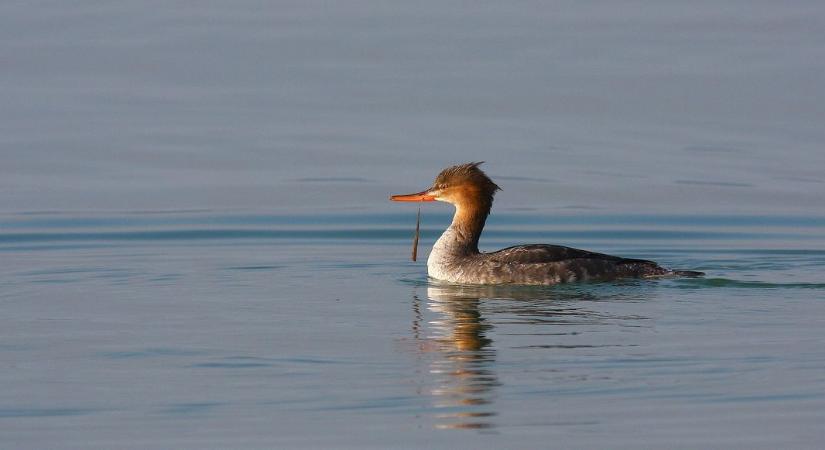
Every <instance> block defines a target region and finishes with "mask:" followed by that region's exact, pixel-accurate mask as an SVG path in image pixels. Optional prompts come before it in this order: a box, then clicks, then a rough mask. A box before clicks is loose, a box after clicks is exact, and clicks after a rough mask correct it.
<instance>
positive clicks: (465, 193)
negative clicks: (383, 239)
mask: <svg viewBox="0 0 825 450" xmlns="http://www.w3.org/2000/svg"><path fill="white" fill-rule="evenodd" d="M480 164H481V163H480V162H479V163H468V164H461V165H458V166H453V167H449V168H447V169H445V170H443V171H442V172H441V173H440V174H438V176H437V177H436V179H435V182H434V183H433V185H432V186H431V187H430V188H429V189H428V190H427V191H425V193H426V194H427V195H430V196H431V198H430V200H432V198H434V199H435V200H438V201H444V202H448V203H451V204H453V205H454V206H455V208H456V211H455V216H454V217H453V222H452V223H451V224H450V226H449V227H448V228H447V230H445V231H444V233H443V234H442V235H441V237H440V238H439V239H438V241H436V243H435V245H433V250H432V252H430V257H429V259H428V260H427V272H428V273H429V275H430V276H431V277H433V278H436V279H439V280H445V281H450V282H454V283H467V284H557V283H567V282H572V281H594V280H595V281H604V280H612V279H617V278H627V277H655V276H662V275H669V274H670V275H683V276H697V275H701V273H700V272H689V271H671V270H667V269H665V268H663V267H661V266H659V265H658V264H656V263H655V262H653V261H647V260H643V259H628V258H621V257H618V256H612V255H606V254H602V253H594V252H589V251H585V250H579V249H575V248H570V247H563V246H559V245H546V244H532V245H519V246H515V247H508V248H505V249H502V250H499V251H496V252H491V253H482V252H480V251H479V250H478V240H479V237H480V236H481V231H482V230H483V228H484V223H485V221H486V219H487V216H488V215H489V213H490V209H491V208H492V205H493V197H494V195H495V193H496V191H498V190H499V189H500V188H499V187H498V185H496V184H495V183H494V182H493V181H492V180H491V179H490V178H489V177H488V176H487V174H485V173H484V172H483V171H482V170H481V169H480V168H479V167H478V166H479V165H480ZM415 195H420V193H419V194H410V196H415ZM399 197H400V199H403V198H404V197H405V196H395V197H394V199H399ZM406 201H410V200H406Z"/></svg>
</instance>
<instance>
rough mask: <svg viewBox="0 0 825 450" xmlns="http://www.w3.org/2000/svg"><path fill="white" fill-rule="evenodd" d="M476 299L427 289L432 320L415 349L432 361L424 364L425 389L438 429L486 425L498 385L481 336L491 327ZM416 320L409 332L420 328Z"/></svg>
mask: <svg viewBox="0 0 825 450" xmlns="http://www.w3.org/2000/svg"><path fill="white" fill-rule="evenodd" d="M481 297H482V296H481V295H479V293H478V292H476V291H474V290H473V289H472V288H468V287H464V286H450V285H445V286H429V287H427V309H428V310H429V311H431V312H433V313H435V314H436V317H435V318H433V319H432V320H430V321H429V322H428V324H427V327H426V330H423V331H424V333H426V335H425V336H423V340H421V339H420V342H424V343H425V345H422V346H420V347H419V348H421V349H423V350H425V351H426V350H429V351H431V352H432V353H433V354H435V356H436V357H435V358H433V359H430V360H429V374H430V375H431V380H430V383H428V384H430V386H431V388H430V389H429V394H430V395H432V397H433V400H434V405H435V407H436V409H437V411H438V412H437V414H436V418H437V425H436V427H438V428H474V429H481V428H490V427H491V426H492V424H491V423H490V422H489V419H490V418H491V417H492V416H494V415H495V412H494V411H493V409H492V408H491V404H492V401H493V395H494V389H495V387H496V386H497V385H498V384H499V383H498V380H497V378H496V373H495V370H494V368H493V365H494V362H495V356H496V353H495V352H496V351H495V348H493V347H492V345H491V344H492V341H491V340H490V339H489V338H488V337H487V332H489V330H490V329H491V325H490V324H489V323H488V321H487V320H485V319H484V318H483V317H482V316H481V312H480V311H479V300H480V298H481ZM414 303H417V302H414ZM416 321H417V322H418V323H416V324H414V327H419V329H420V326H421V325H420V322H421V316H420V315H417V317H416ZM419 337H421V336H419Z"/></svg>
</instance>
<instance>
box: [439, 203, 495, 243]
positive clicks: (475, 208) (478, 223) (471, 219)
mask: <svg viewBox="0 0 825 450" xmlns="http://www.w3.org/2000/svg"><path fill="white" fill-rule="evenodd" d="M490 206H491V205H490V203H488V202H482V203H464V204H462V203H459V204H456V205H455V214H454V215H453V222H452V223H451V224H450V227H449V228H447V230H446V231H445V232H444V235H443V236H442V238H445V240H446V241H447V242H443V244H445V245H447V246H448V247H450V250H451V251H452V252H456V253H464V254H475V253H478V252H479V251H478V240H479V238H480V237H481V231H482V230H483V229H484V223H485V222H486V221H487V216H488V215H489V214H490ZM439 241H441V239H439Z"/></svg>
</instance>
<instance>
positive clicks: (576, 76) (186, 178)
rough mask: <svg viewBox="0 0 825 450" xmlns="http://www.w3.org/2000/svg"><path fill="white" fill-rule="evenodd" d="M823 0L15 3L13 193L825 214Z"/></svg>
mask: <svg viewBox="0 0 825 450" xmlns="http://www.w3.org/2000/svg"><path fill="white" fill-rule="evenodd" d="M823 123H825V3H823V2H821V1H818V0H814V1H789V2H776V1H753V0H745V1H725V2H718V1H690V2H676V1H666V2H663V1H625V2H613V1H604V2H587V3H582V2H576V1H556V2H458V1H443V0H439V1H423V2H380V1H374V2H373V1H306V0H300V1H293V2H291V1H277V2H265V1H233V2H223V1H128V2H97V1H79V2H63V1H40V2H28V1H4V2H2V3H0V158H1V159H0V210H1V211H5V212H31V211H76V210H82V211H101V210H112V211H124V210H128V211H135V210H187V209H201V208H206V209H213V210H237V209H242V210H248V209H255V210H263V211H269V210H273V211H275V210H289V211H297V210H299V209H300V210H312V211H320V210H325V209H330V208H336V209H347V208H351V207H360V208H367V209H373V210H378V209H385V208H386V209H389V208H397V205H395V206H393V205H390V204H387V203H386V200H387V195H388V194H390V193H399V192H405V191H410V190H418V189H420V188H423V187H426V186H427V185H428V183H429V182H430V181H431V180H432V178H433V177H434V176H435V174H436V173H437V172H438V170H440V169H441V168H443V167H445V166H448V165H451V164H453V163H458V162H466V161H475V160H486V161H487V165H486V168H487V170H488V172H489V173H490V174H491V175H493V176H494V177H496V179H497V181H499V184H501V185H502V187H503V188H504V191H503V192H502V193H501V194H500V197H499V199H500V200H499V202H498V204H499V208H501V209H506V208H511V209H519V208H524V207H531V208H539V209H543V210H561V209H564V210H569V209H571V208H573V209H577V208H586V209H599V210H611V211H622V212H637V211H640V212H641V211H655V212H660V211H661V212H686V213H714V212H747V213H759V214H764V213H769V214H773V213H814V212H816V213H818V212H821V211H823V207H825V195H824V194H825V184H823V183H825V149H823V142H825V126H823Z"/></svg>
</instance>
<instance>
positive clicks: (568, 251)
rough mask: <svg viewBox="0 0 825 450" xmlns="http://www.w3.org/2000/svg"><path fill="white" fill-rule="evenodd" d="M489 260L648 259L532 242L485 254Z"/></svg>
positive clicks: (627, 261) (615, 261)
mask: <svg viewBox="0 0 825 450" xmlns="http://www.w3.org/2000/svg"><path fill="white" fill-rule="evenodd" d="M487 257H488V258H489V259H490V260H491V261H495V262H501V263H517V264H536V263H551V262H559V261H567V260H573V259H598V260H603V261H611V262H614V263H616V264H627V263H631V262H633V263H648V262H650V261H645V260H640V259H628V258H620V257H618V256H612V255H606V254H604V253H595V252H589V251H586V250H579V249H577V248H571V247H564V246H561V245H547V244H532V245H518V246H515V247H508V248H505V249H502V250H499V251H497V252H491V253H488V254H487Z"/></svg>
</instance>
